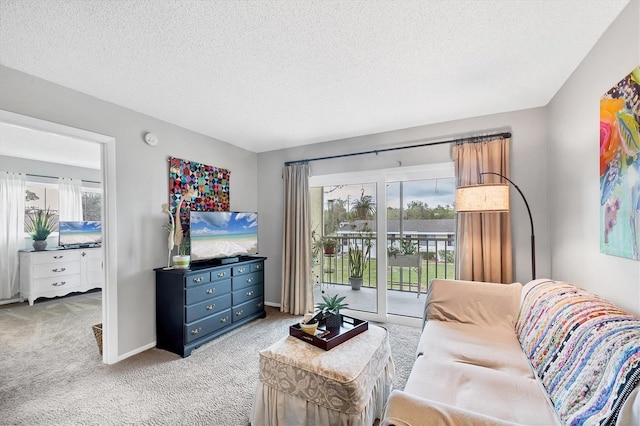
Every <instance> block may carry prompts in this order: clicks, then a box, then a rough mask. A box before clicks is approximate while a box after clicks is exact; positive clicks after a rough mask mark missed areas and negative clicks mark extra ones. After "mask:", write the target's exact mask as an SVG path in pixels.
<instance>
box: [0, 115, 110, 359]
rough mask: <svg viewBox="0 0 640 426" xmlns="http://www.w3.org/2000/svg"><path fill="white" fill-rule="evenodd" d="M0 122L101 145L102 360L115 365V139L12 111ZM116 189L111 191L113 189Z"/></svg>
mask: <svg viewBox="0 0 640 426" xmlns="http://www.w3.org/2000/svg"><path fill="white" fill-rule="evenodd" d="M0 123H3V124H6V125H9V126H17V127H20V128H24V129H29V130H32V131H36V132H43V133H45V134H52V135H58V136H62V137H67V138H72V139H74V140H79V141H81V142H82V143H84V144H99V151H100V170H101V179H100V181H101V192H102V194H103V197H102V212H101V213H102V214H101V216H102V222H103V243H102V247H103V262H104V266H103V273H104V285H103V289H102V324H103V362H105V363H107V364H112V363H115V362H117V361H118V348H117V341H118V340H117V287H116V286H115V285H110V284H111V281H112V280H115V277H116V274H117V265H116V261H117V258H116V247H115V243H114V242H115V241H116V221H115V218H116V205H115V197H114V196H113V195H111V194H113V193H114V192H115V191H114V190H115V139H114V138H113V137H111V136H106V135H101V134H98V133H93V132H89V131H86V130H82V129H77V128H74V127H69V126H65V125H60V124H57V123H53V122H49V121H45V120H40V119H37V118H34V117H29V116H25V115H21V114H16V113H13V112H9V111H4V110H0ZM111 188H113V190H111V191H110V189H111Z"/></svg>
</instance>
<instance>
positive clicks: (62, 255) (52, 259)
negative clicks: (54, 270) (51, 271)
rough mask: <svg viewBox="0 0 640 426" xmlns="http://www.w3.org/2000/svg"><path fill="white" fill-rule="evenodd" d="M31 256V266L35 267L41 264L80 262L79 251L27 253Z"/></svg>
mask: <svg viewBox="0 0 640 426" xmlns="http://www.w3.org/2000/svg"><path fill="white" fill-rule="evenodd" d="M29 255H30V256H31V264H33V265H37V264H41V263H58V262H67V261H74V262H75V261H78V260H80V251H79V250H51V251H40V252H31V253H29Z"/></svg>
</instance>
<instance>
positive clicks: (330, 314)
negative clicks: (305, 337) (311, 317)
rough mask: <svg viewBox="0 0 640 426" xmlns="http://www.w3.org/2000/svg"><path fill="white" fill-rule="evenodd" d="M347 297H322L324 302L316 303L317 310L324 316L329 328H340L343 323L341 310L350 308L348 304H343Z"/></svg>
mask: <svg viewBox="0 0 640 426" xmlns="http://www.w3.org/2000/svg"><path fill="white" fill-rule="evenodd" d="M345 297H346V296H342V297H338V295H337V294H336V295H335V296H333V297H329V296H322V299H323V301H322V302H320V303H316V309H317V310H319V311H321V312H322V313H323V314H324V319H325V325H326V327H327V328H339V327H340V324H341V323H342V318H341V317H340V309H342V308H345V307H347V306H349V304H348V303H342V301H343V300H344V299H345Z"/></svg>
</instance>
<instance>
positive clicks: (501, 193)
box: [456, 172, 536, 280]
mask: <svg viewBox="0 0 640 426" xmlns="http://www.w3.org/2000/svg"><path fill="white" fill-rule="evenodd" d="M482 175H496V176H500V177H501V178H502V179H504V180H506V181H507V182H509V183H510V184H511V185H513V187H514V188H515V189H516V190H517V191H518V193H520V195H521V196H522V199H523V200H524V205H525V206H526V207H527V213H529V222H530V223H531V277H532V278H531V279H532V280H535V279H536V238H535V234H534V232H533V218H532V217H531V209H530V208H529V203H528V202H527V199H526V197H525V196H524V194H523V193H522V191H521V190H520V188H518V185H516V184H515V183H513V181H511V179H509V178H508V177H506V176H504V175H501V174H500V173H494V172H483V173H480V183H479V184H478V185H469V186H461V187H459V188H457V189H456V211H458V212H465V213H468V212H485V213H488V212H489V213H490V212H507V211H509V184H506V183H496V184H482Z"/></svg>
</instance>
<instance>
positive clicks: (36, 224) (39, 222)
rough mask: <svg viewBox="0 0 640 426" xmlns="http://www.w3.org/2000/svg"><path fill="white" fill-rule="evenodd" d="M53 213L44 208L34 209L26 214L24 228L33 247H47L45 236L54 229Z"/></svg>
mask: <svg viewBox="0 0 640 426" xmlns="http://www.w3.org/2000/svg"><path fill="white" fill-rule="evenodd" d="M55 218H56V217H55V215H54V213H53V212H51V210H49V209H48V208H47V209H46V210H40V209H38V210H34V211H32V212H31V213H29V214H27V217H26V222H25V229H26V230H27V232H28V233H29V234H31V238H33V248H34V249H35V250H44V249H45V248H47V238H48V237H49V235H50V234H51V233H52V232H53V231H55V230H56V225H57V221H56V220H55Z"/></svg>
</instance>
